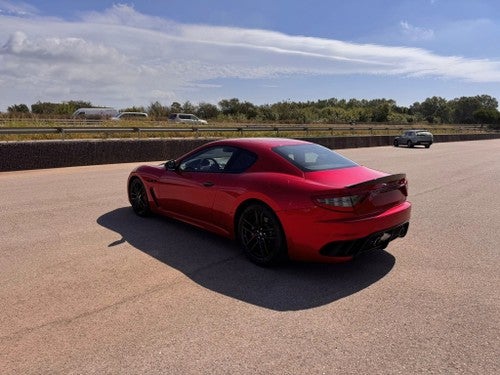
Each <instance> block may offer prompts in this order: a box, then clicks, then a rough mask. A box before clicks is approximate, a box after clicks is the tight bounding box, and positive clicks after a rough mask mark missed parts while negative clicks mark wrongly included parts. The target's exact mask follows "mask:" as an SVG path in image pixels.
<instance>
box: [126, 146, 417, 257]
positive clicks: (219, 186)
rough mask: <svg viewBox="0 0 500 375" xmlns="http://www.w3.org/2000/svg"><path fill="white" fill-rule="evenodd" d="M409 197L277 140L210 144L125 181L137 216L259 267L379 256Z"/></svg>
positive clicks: (381, 177)
mask: <svg viewBox="0 0 500 375" xmlns="http://www.w3.org/2000/svg"><path fill="white" fill-rule="evenodd" d="M407 195H408V184H407V180H406V176H405V174H394V175H388V174H387V173H383V172H379V171H376V170H373V169H370V168H367V167H364V166H361V165H358V164H356V163H355V162H353V161H351V160H349V159H347V158H345V157H343V156H341V155H340V154H338V153H336V152H334V151H331V150H330V149H328V148H326V147H323V146H320V145H318V144H315V143H310V142H305V141H300V140H293V139H285V138H241V139H226V140H218V141H214V142H210V143H207V144H205V145H203V146H201V147H198V148H196V149H195V150H193V151H191V152H189V153H187V154H186V155H184V156H181V157H180V158H178V159H176V160H169V161H167V162H166V163H164V164H162V165H159V166H140V167H138V168H136V169H134V170H133V171H132V173H131V174H130V176H129V179H128V197H129V200H130V203H131V204H132V208H133V209H134V211H135V212H136V213H137V214H138V215H140V216H146V215H148V214H150V213H158V214H161V215H166V216H169V217H172V218H175V219H178V220H181V221H184V222H187V223H189V224H193V225H196V226H198V227H201V228H203V229H205V230H209V231H212V232H215V233H217V234H219V235H222V236H225V237H228V238H231V239H237V240H238V241H239V242H240V244H241V247H242V248H243V251H244V252H245V254H246V255H247V256H248V258H250V260H252V261H253V262H255V263H257V264H259V265H272V264H276V263H278V262H280V261H282V260H284V259H287V258H290V259H295V260H311V261H326V262H338V261H346V260H349V259H352V258H353V257H354V256H356V255H357V254H359V253H361V252H363V251H367V250H373V249H384V248H385V247H386V246H387V245H388V243H389V242H390V241H392V240H394V239H396V238H398V237H404V236H405V235H406V232H407V231H408V225H409V219H410V210H411V204H410V202H408V201H407V200H406V198H407Z"/></svg>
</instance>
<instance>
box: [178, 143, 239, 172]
mask: <svg viewBox="0 0 500 375" xmlns="http://www.w3.org/2000/svg"><path fill="white" fill-rule="evenodd" d="M235 150H236V149H235V148H232V147H221V146H218V147H211V148H209V149H206V150H203V151H200V152H198V153H197V154H195V155H192V156H190V157H188V158H187V159H184V160H182V161H181V163H180V166H179V169H180V170H181V171H186V172H222V171H224V168H225V167H226V165H227V164H228V161H229V159H231V156H233V154H234V152H235Z"/></svg>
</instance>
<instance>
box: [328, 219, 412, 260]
mask: <svg viewBox="0 0 500 375" xmlns="http://www.w3.org/2000/svg"><path fill="white" fill-rule="evenodd" d="M409 225H410V223H404V224H401V225H398V226H397V227H393V228H390V229H386V230H383V231H380V232H377V233H373V234H370V235H369V236H366V237H363V238H359V239H357V240H351V241H336V242H331V243H329V244H328V245H326V246H324V247H323V248H322V249H321V250H320V251H319V253H320V254H321V255H324V256H329V257H354V256H356V255H358V254H361V253H364V252H365V251H371V250H381V249H385V248H386V247H387V245H388V244H389V242H391V241H393V240H395V239H396V238H398V237H404V236H406V233H407V232H408V227H409Z"/></svg>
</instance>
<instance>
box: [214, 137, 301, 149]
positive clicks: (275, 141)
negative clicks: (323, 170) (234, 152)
mask: <svg viewBox="0 0 500 375" xmlns="http://www.w3.org/2000/svg"><path fill="white" fill-rule="evenodd" d="M210 144H212V145H217V144H219V145H227V146H229V145H231V146H235V147H242V148H247V149H251V150H258V149H261V150H262V149H266V150H269V149H272V148H274V147H279V146H290V145H300V144H310V142H307V141H301V140H298V139H291V138H229V139H222V140H218V141H213V142H211V143H210Z"/></svg>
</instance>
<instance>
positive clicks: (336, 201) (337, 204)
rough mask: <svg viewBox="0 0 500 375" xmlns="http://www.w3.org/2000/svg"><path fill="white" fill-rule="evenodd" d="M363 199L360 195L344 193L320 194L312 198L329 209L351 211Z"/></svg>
mask: <svg viewBox="0 0 500 375" xmlns="http://www.w3.org/2000/svg"><path fill="white" fill-rule="evenodd" d="M361 199H363V196H361V195H344V196H335V195H331V196H322V197H316V198H314V201H315V202H316V203H317V204H318V205H319V206H322V207H325V208H329V209H331V210H340V211H352V209H353V207H354V206H355V205H356V204H358V203H359V201H361Z"/></svg>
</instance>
